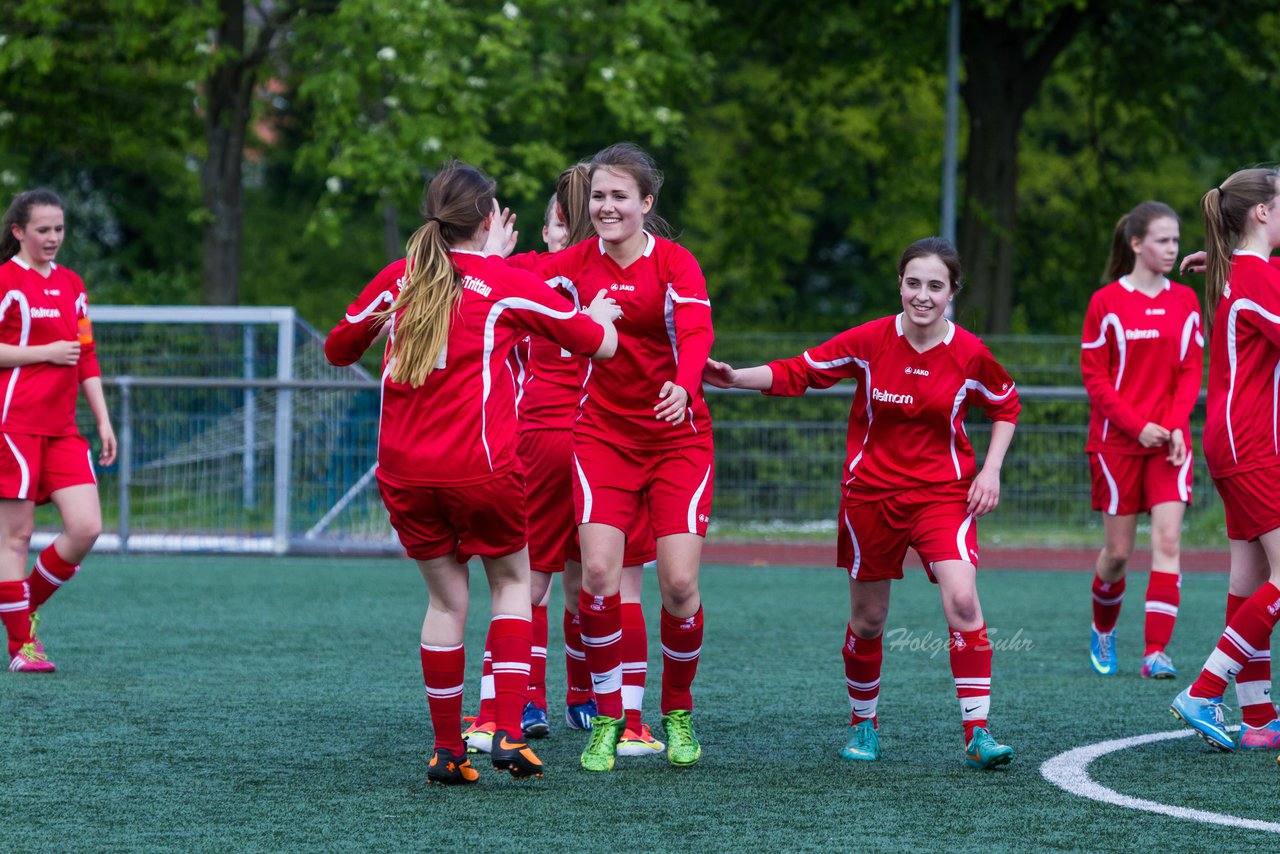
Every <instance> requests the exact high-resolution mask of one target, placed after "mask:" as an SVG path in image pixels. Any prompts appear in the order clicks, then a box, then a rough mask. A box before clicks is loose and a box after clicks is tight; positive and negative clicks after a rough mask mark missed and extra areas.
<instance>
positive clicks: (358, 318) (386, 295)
mask: <svg viewBox="0 0 1280 854" xmlns="http://www.w3.org/2000/svg"><path fill="white" fill-rule="evenodd" d="M395 301H396V297H395V294H393V293H391V291H383V292H382V293H380V294H378V295H377V296H376V297H374V298H373V299H372V300H370V301H369V304H368V305H367V306H365V307H364V308H363V309H361V310H360V311H359V312H357V313H356V314H348V315H347V323H362V322H363V321H364V320H365V319H367V318H368V317H369V315H371V314H373V313H374V312H375V311H378V310H380V309H381V308H382V307H383V306H384V305H394V304H395Z"/></svg>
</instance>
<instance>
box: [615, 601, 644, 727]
mask: <svg viewBox="0 0 1280 854" xmlns="http://www.w3.org/2000/svg"><path fill="white" fill-rule="evenodd" d="M621 607H622V707H623V709H624V710H625V712H626V716H627V729H631V730H635V731H636V732H639V731H640V709H641V707H643V706H644V682H645V678H646V677H647V676H648V672H649V634H648V632H647V631H646V630H645V625H644V609H643V608H641V607H640V603H639V602H623V603H622V606H621Z"/></svg>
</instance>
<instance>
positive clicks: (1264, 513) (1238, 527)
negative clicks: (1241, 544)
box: [1213, 466, 1280, 540]
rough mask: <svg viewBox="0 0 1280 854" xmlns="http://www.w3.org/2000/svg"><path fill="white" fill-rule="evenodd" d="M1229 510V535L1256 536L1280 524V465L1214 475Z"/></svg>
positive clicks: (1248, 538)
mask: <svg viewBox="0 0 1280 854" xmlns="http://www.w3.org/2000/svg"><path fill="white" fill-rule="evenodd" d="M1213 485H1214V486H1216V487H1217V488H1218V494H1219V495H1221V496H1222V506H1223V508H1224V509H1225V510H1226V511H1227V536H1228V537H1229V538H1231V539H1233V540H1256V539H1258V537H1261V536H1262V535H1263V534H1265V533H1267V532H1268V531H1274V530H1276V529H1277V528H1280V500H1277V497H1278V496H1280V466H1270V467H1268V468H1265V469H1254V470H1253V471H1247V472H1243V473H1241V474H1233V475H1231V476H1229V477H1223V478H1214V479H1213Z"/></svg>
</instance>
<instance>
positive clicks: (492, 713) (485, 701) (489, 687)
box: [476, 627, 498, 726]
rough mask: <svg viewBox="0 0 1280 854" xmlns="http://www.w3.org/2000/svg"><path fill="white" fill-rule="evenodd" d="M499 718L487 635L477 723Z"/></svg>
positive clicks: (491, 652)
mask: <svg viewBox="0 0 1280 854" xmlns="http://www.w3.org/2000/svg"><path fill="white" fill-rule="evenodd" d="M491 631H492V627H491ZM497 719H498V712H497V709H495V708H494V694H493V650H491V649H490V648H489V638H488V637H486V638H485V641H484V663H483V664H482V665H481V666H480V709H479V711H477V712H476V725H477V726H479V725H482V724H491V723H493V722H494V721H495V720H497Z"/></svg>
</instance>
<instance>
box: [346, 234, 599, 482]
mask: <svg viewBox="0 0 1280 854" xmlns="http://www.w3.org/2000/svg"><path fill="white" fill-rule="evenodd" d="M453 259H454V263H455V264H456V265H457V267H458V270H459V271H460V273H461V275H462V298H461V300H460V302H459V305H458V310H457V312H456V313H455V314H454V317H453V323H452V325H451V327H450V329H449V338H448V342H447V344H446V346H445V350H444V352H443V353H442V354H441V358H440V362H439V363H438V364H437V366H436V369H435V370H433V371H432V372H431V373H430V374H428V375H427V380H426V382H425V383H423V384H422V385H421V386H419V387H418V388H413V387H412V386H410V385H408V384H407V383H397V382H393V381H392V380H391V377H390V374H391V367H392V363H391V362H389V361H388V359H389V358H390V357H391V356H390V354H391V346H392V344H393V343H394V341H395V334H396V331H395V322H394V320H395V319H394V318H393V321H392V324H391V328H390V333H389V335H390V338H389V340H388V342H387V350H386V352H385V354H384V356H383V370H382V421H381V424H380V425H379V431H378V467H379V476H380V477H383V478H385V479H389V480H392V481H394V482H396V483H402V484H408V485H416V484H422V485H430V486H440V485H449V486H463V485H467V484H473V483H481V482H484V481H487V480H491V479H493V478H495V477H497V476H499V475H501V474H503V473H505V472H506V471H507V470H508V469H510V468H511V467H513V466H514V465H515V464H516V454H515V451H516V405H515V381H514V378H513V377H512V373H511V370H510V368H509V367H508V363H507V356H508V354H509V352H510V351H511V348H512V347H513V346H515V344H516V342H518V341H519V340H520V339H521V338H523V337H525V335H527V334H530V333H532V334H534V335H538V336H544V337H547V338H550V339H552V340H554V341H556V342H558V343H559V345H560V346H563V347H565V348H567V349H569V350H572V351H573V352H575V353H582V354H589V353H594V352H595V351H596V350H598V349H599V348H600V343H601V341H603V340H604V330H603V329H601V327H600V325H599V324H597V323H596V322H595V321H594V320H592V319H591V318H589V317H588V316H587V315H585V314H583V313H581V312H579V311H578V310H577V309H576V308H575V307H574V306H573V304H572V303H570V302H569V301H568V300H566V299H564V298H563V297H561V296H560V295H559V294H556V293H555V292H553V291H551V290H550V289H548V288H547V286H546V285H545V284H543V283H542V282H540V281H538V279H537V278H536V277H534V276H531V275H529V274H527V273H524V272H521V271H519V270H513V269H511V268H510V267H508V266H507V265H506V264H504V263H502V261H501V260H499V259H496V258H486V257H484V256H482V255H479V254H476V253H471V252H460V251H455V252H454V253H453ZM405 267H406V262H405V261H404V260H400V261H396V262H395V263H394V264H391V265H390V266H388V267H387V268H386V269H384V270H383V271H382V272H381V273H379V274H378V275H377V276H376V277H374V279H373V281H371V282H370V283H369V284H368V285H367V286H366V287H365V289H364V290H363V291H362V292H361V294H360V296H359V297H357V298H356V301H355V302H353V303H351V305H350V306H349V307H348V308H347V315H346V317H345V318H343V320H342V321H340V322H339V323H338V325H337V326H335V327H334V329H333V331H332V332H330V333H329V337H328V338H327V339H326V340H325V346H324V351H325V355H326V356H327V357H328V359H329V361H330V362H332V363H333V364H335V365H349V364H351V363H352V362H354V361H355V360H356V359H358V358H360V356H361V355H362V354H363V353H364V351H365V350H366V349H368V347H369V345H370V344H371V343H373V340H374V339H375V338H376V337H377V336H378V333H379V332H380V329H381V326H382V321H381V320H380V319H379V318H378V317H376V316H375V314H376V313H377V312H378V311H380V310H382V309H385V308H386V307H388V306H390V305H391V304H392V303H393V302H394V301H395V299H396V297H397V296H398V295H399V293H400V287H401V281H402V277H403V276H404V274H405Z"/></svg>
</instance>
